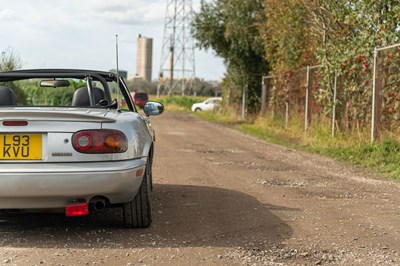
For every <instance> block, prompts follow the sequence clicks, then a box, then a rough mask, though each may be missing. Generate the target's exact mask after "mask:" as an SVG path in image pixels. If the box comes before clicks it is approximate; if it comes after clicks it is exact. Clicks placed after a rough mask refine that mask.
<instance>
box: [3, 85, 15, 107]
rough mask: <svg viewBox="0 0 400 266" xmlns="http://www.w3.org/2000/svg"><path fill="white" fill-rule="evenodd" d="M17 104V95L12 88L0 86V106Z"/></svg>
mask: <svg viewBox="0 0 400 266" xmlns="http://www.w3.org/2000/svg"><path fill="white" fill-rule="evenodd" d="M14 105H17V97H16V96H15V93H14V91H13V90H12V89H10V88H8V87H3V86H0V106H14Z"/></svg>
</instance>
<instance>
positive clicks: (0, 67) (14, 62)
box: [0, 47, 26, 104]
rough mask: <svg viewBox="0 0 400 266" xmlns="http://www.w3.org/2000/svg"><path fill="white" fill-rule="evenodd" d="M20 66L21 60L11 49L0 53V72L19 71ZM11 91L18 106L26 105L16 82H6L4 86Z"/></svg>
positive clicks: (23, 95) (23, 93)
mask: <svg viewBox="0 0 400 266" xmlns="http://www.w3.org/2000/svg"><path fill="white" fill-rule="evenodd" d="M21 66H22V63H21V58H20V57H19V55H18V53H17V52H15V50H13V49H12V48H10V47H8V48H7V49H5V50H4V51H2V52H1V60H0V71H12V70H17V69H20V68H21ZM5 85H6V86H9V87H11V88H12V89H13V91H14V93H15V95H16V98H17V101H18V102H19V103H20V104H26V95H25V92H24V91H23V90H22V89H21V88H20V86H19V85H18V83H16V82H8V83H7V84H5Z"/></svg>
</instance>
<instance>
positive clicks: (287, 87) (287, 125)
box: [285, 85, 289, 129]
mask: <svg viewBox="0 0 400 266" xmlns="http://www.w3.org/2000/svg"><path fill="white" fill-rule="evenodd" d="M286 94H287V99H286V101H285V107H286V115H285V129H288V127H289V86H288V85H286Z"/></svg>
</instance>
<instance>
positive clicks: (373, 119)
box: [371, 47, 378, 143]
mask: <svg viewBox="0 0 400 266" xmlns="http://www.w3.org/2000/svg"><path fill="white" fill-rule="evenodd" d="M377 56H378V49H377V48H376V47H375V48H374V68H373V76H372V113H371V142H372V143H373V142H374V141H375V140H376V139H377V138H378V131H377V121H378V118H377V108H376V99H377V95H376V59H377Z"/></svg>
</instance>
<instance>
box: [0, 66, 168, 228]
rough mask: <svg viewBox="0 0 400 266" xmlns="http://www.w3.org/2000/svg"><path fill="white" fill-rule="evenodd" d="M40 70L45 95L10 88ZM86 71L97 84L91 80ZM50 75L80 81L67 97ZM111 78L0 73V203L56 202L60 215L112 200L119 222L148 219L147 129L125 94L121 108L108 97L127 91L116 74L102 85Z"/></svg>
mask: <svg viewBox="0 0 400 266" xmlns="http://www.w3.org/2000/svg"><path fill="white" fill-rule="evenodd" d="M42 76H43V77H49V78H52V79H53V80H49V82H50V83H51V84H52V85H50V86H47V87H50V89H49V90H50V91H51V93H49V91H46V89H48V88H42V87H39V86H36V87H35V90H39V89H40V90H41V89H42V90H43V91H41V92H40V93H35V91H33V90H32V91H31V90H29V89H24V88H30V87H28V86H26V87H23V88H22V89H21V86H20V87H18V86H17V85H18V83H21V82H22V81H21V80H25V82H27V83H26V84H24V83H22V84H23V86H25V85H27V84H30V83H29V82H31V81H32V79H33V78H36V77H39V78H40V77H42ZM92 76H97V77H98V80H100V81H101V82H102V83H103V85H104V87H102V88H98V87H95V86H94V85H95V83H93V84H91V81H90V79H89V78H91V77H92ZM56 77H61V78H63V77H71V78H77V77H81V78H82V80H86V81H85V82H88V83H87V87H83V88H80V89H77V90H75V89H74V88H72V89H71V92H72V94H71V95H70V97H67V96H65V95H66V94H68V93H66V91H68V89H67V88H61V86H60V87H57V86H58V85H57V84H56V82H58V83H62V82H61V81H59V80H56ZM117 78H118V77H114V76H112V74H111V73H101V74H99V73H92V72H89V71H88V72H79V73H78V71H77V73H75V71H60V70H53V71H47V72H46V71H26V72H24V71H21V72H16V73H15V72H13V73H10V72H8V73H0V83H1V84H2V85H10V87H7V86H1V87H0V96H2V97H1V99H2V100H0V167H1V170H0V209H44V208H46V209H47V208H64V209H65V213H66V215H67V216H80V215H87V214H89V212H90V209H92V210H94V211H100V210H102V209H104V208H106V207H113V206H114V207H115V206H120V207H123V210H124V217H123V220H124V223H125V225H126V226H128V227H147V226H149V225H150V224H151V210H150V198H149V193H150V190H149V188H150V186H151V178H152V177H151V165H152V158H153V156H152V151H153V135H152V134H153V132H152V129H151V127H150V125H149V123H148V119H147V118H144V117H142V116H141V115H139V114H138V113H137V112H136V110H135V109H134V106H133V104H132V103H131V102H129V98H128V100H127V103H128V105H129V108H130V110H126V111H123V110H120V109H119V108H118V102H117V100H111V97H112V96H115V97H117V98H118V97H121V96H117V95H116V92H118V90H122V95H124V96H125V97H124V98H125V99H127V97H128V95H129V92H128V91H127V89H126V87H125V86H124V84H123V81H122V80H120V82H122V84H121V87H120V88H117V90H114V91H113V90H112V89H110V88H111V87H112V86H111V85H110V87H109V86H108V83H112V82H113V81H115V80H116V79H117ZM51 81H53V82H51ZM62 81H65V82H64V83H67V82H66V80H62ZM46 82H47V81H46ZM68 82H69V81H68ZM71 82H73V80H71ZM101 82H99V84H100V83H101ZM16 84H17V85H16ZM41 84H45V83H41ZM68 84H69V83H68ZM117 84H118V83H117ZM30 85H32V84H30ZM53 85H54V88H51V86H53ZM114 85H115V84H114ZM32 86H33V85H32ZM12 87H14V88H12ZM43 87H46V86H43ZM56 87H57V88H56ZM72 87H73V86H72ZM114 88H115V87H114ZM16 92H17V93H16ZM53 93H54V95H53V97H51V99H49V98H50V96H49V95H52V94H53ZM119 93H121V91H119ZM24 94H25V95H24ZM27 94H28V95H29V97H27V96H26V95H27ZM21 95H22V96H21ZM68 95H69V94H68ZM43 96H44V97H43ZM64 96H65V99H64V100H63V99H62V97H64ZM60 102H62V103H61V104H60ZM154 106H155V107H156V109H157V108H160V109H159V111H160V112H158V113H157V112H155V113H152V114H160V113H162V110H161V109H162V106H161V105H159V104H158V103H153V106H152V108H153V109H154ZM144 192H146V195H144ZM139 205H140V206H139ZM138 208H140V209H141V210H143V211H142V212H138Z"/></svg>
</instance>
